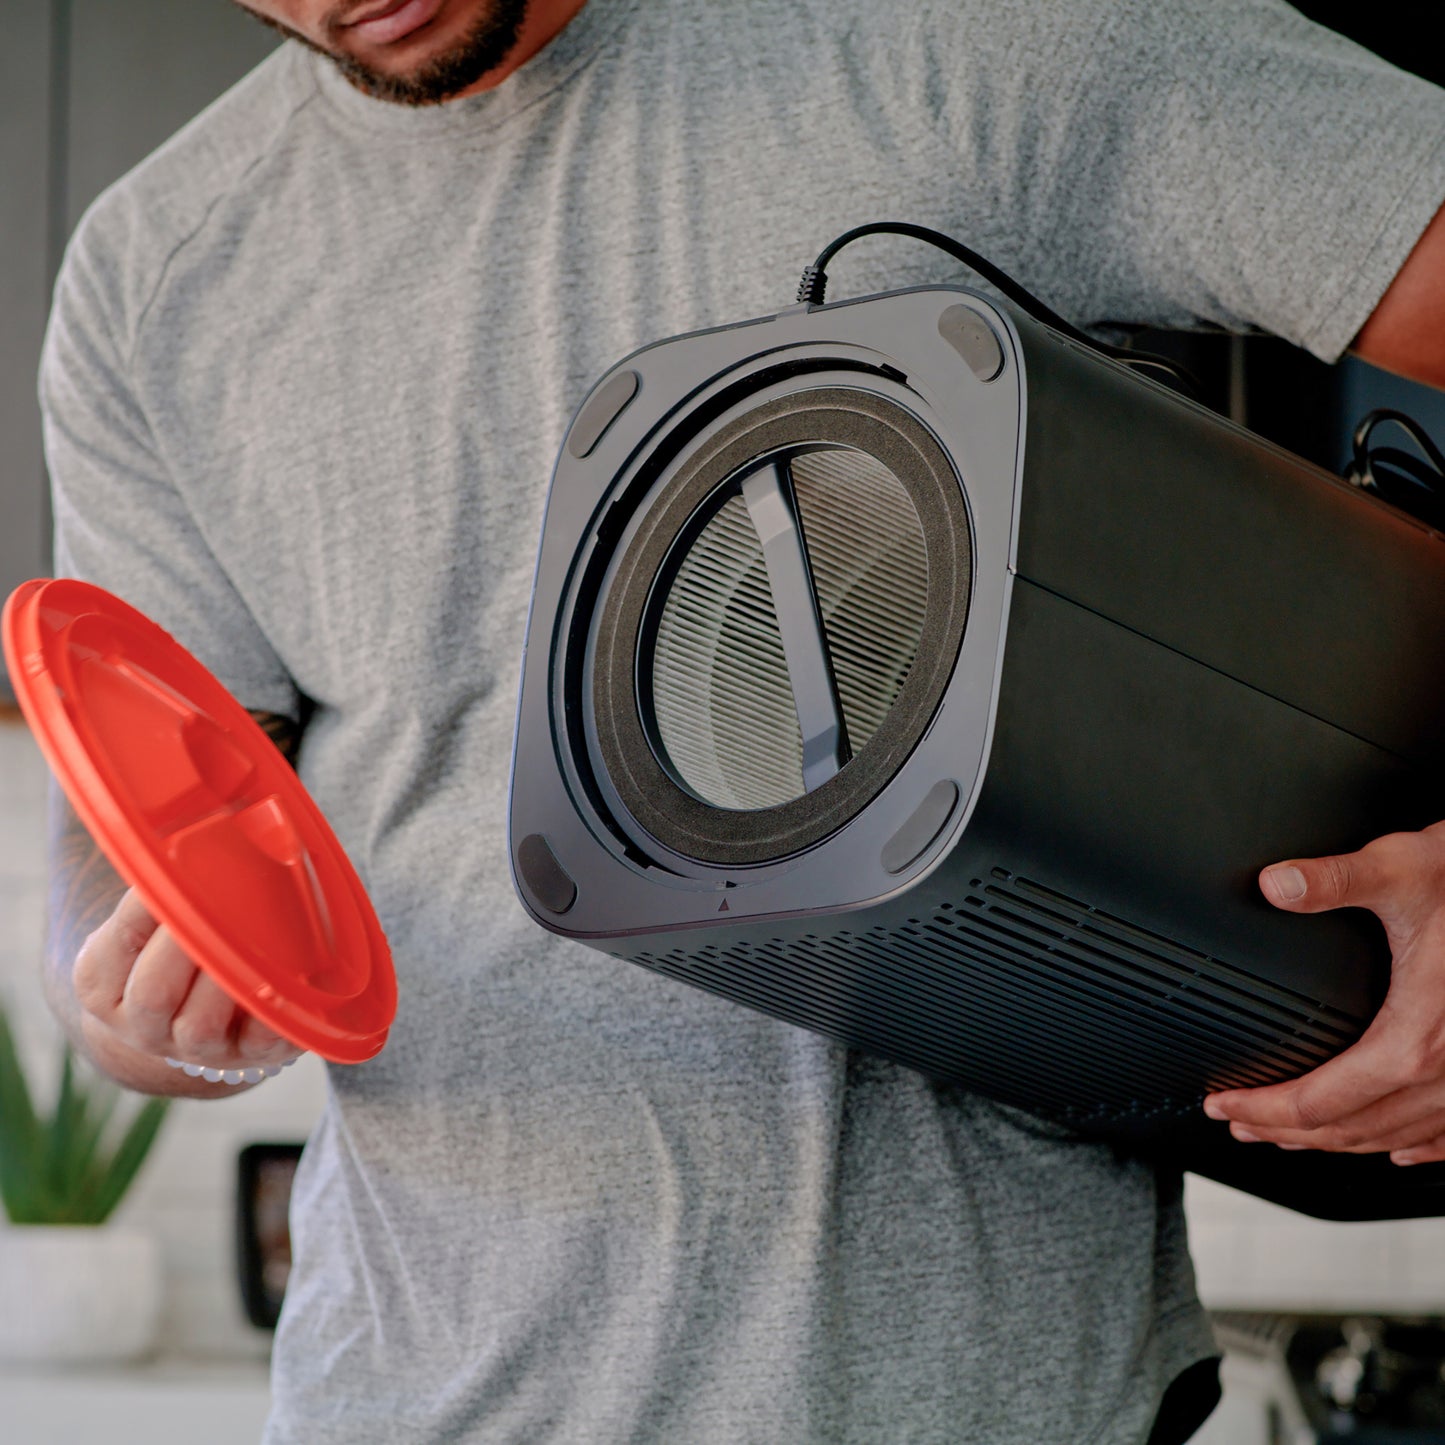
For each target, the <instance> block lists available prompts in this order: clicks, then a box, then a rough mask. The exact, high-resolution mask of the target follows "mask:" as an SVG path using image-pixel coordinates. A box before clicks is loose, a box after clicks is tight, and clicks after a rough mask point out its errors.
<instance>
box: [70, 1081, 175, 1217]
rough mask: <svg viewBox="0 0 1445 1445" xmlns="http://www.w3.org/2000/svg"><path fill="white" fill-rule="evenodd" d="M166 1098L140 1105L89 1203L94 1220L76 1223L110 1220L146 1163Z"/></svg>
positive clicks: (162, 1119)
mask: <svg viewBox="0 0 1445 1445" xmlns="http://www.w3.org/2000/svg"><path fill="white" fill-rule="evenodd" d="M170 1104H171V1101H170V1100H169V1099H147V1100H146V1101H145V1103H144V1104H142V1105H141V1107H140V1110H139V1112H138V1113H137V1114H136V1116H135V1118H134V1119H132V1120H131V1123H130V1128H129V1129H127V1130H126V1132H125V1135H124V1137H123V1138H122V1139H121V1141H120V1143H119V1144H118V1145H117V1146H116V1150H115V1153H114V1154H112V1155H111V1156H110V1158H109V1160H107V1161H106V1165H105V1167H104V1175H103V1178H102V1180H101V1185H100V1189H99V1190H98V1192H97V1194H96V1196H95V1198H94V1200H93V1201H92V1213H93V1216H94V1217H93V1218H90V1219H87V1220H84V1221H77V1222H79V1223H86V1224H103V1223H104V1222H105V1221H106V1220H107V1219H109V1218H110V1215H111V1212H112V1211H113V1210H114V1209H115V1207H116V1205H118V1204H119V1203H120V1201H121V1200H122V1199H123V1198H124V1197H125V1192H126V1190H127V1189H129V1188H130V1186H131V1181H132V1180H133V1179H134V1178H135V1176H136V1172H137V1171H138V1170H139V1169H140V1167H141V1165H142V1164H143V1163H145V1157H146V1155H147V1154H148V1153H149V1152H150V1147H151V1145H152V1144H153V1143H155V1137H156V1134H157V1133H158V1132H159V1130H160V1127H161V1124H162V1123H163V1122H164V1120H165V1117H166V1110H167V1109H168V1108H170Z"/></svg>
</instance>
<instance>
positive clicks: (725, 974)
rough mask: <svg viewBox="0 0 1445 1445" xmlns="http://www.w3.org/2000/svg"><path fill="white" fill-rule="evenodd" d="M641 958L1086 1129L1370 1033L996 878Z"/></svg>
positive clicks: (1239, 1082) (1056, 897)
mask: <svg viewBox="0 0 1445 1445" xmlns="http://www.w3.org/2000/svg"><path fill="white" fill-rule="evenodd" d="M632 956H633V957H634V959H635V960H636V961H637V962H639V963H642V964H645V965H647V966H648V967H651V968H654V969H657V970H659V971H660V972H663V973H667V974H671V975H673V976H674V977H678V978H682V979H686V980H687V981H688V982H690V983H694V984H698V985H701V986H702V987H705V988H709V989H712V990H713V991H715V992H717V993H721V994H724V995H726V996H728V997H730V998H733V999H736V1000H738V1001H739V1002H742V1003H746V1004H750V1005H752V1006H753V1007H755V1008H758V1009H761V1010H762V1011H764V1012H766V1013H769V1014H773V1015H774V1016H776V1017H779V1018H783V1019H786V1020H788V1021H789V1022H792V1023H796V1024H800V1025H802V1026H804V1027H808V1028H813V1029H816V1030H818V1031H820V1032H822V1033H825V1034H829V1035H831V1036H832V1037H834V1038H836V1039H838V1040H840V1041H842V1042H844V1043H848V1044H851V1045H854V1046H856V1047H859V1048H863V1049H867V1050H869V1051H871V1052H875V1053H878V1054H882V1055H883V1056H885V1057H888V1058H892V1059H895V1060H896V1061H898V1062H900V1063H903V1064H906V1065H908V1066H910V1067H912V1068H916V1069H920V1070H922V1071H923V1072H924V1073H927V1074H930V1075H933V1076H934V1077H937V1078H940V1079H950V1080H956V1081H958V1082H960V1083H963V1084H966V1085H967V1086H969V1087H971V1088H975V1089H977V1090H979V1091H980V1092H982V1093H985V1094H989V1095H991V1096H992V1097H994V1098H997V1099H1001V1100H1003V1101H1004V1102H1008V1103H1014V1104H1019V1105H1021V1106H1023V1107H1025V1108H1030V1109H1035V1110H1038V1111H1040V1112H1042V1113H1046V1114H1051V1115H1053V1116H1055V1117H1057V1118H1060V1119H1063V1120H1065V1121H1068V1122H1072V1123H1076V1124H1081V1125H1093V1126H1099V1125H1107V1124H1108V1123H1110V1122H1114V1121H1117V1122H1120V1123H1123V1122H1128V1123H1130V1124H1138V1123H1140V1122H1144V1121H1147V1120H1149V1119H1152V1118H1161V1119H1162V1118H1164V1117H1175V1116H1177V1115H1180V1114H1184V1113H1192V1112H1193V1111H1195V1110H1196V1109H1197V1108H1198V1104H1199V1100H1200V1099H1201V1098H1202V1097H1203V1095H1204V1094H1205V1093H1206V1092H1208V1091H1209V1090H1211V1089H1218V1088H1240V1087H1249V1086H1251V1085H1257V1084H1265V1083H1271V1082H1274V1081H1276V1080H1278V1079H1282V1078H1288V1077H1292V1076H1294V1075H1296V1074H1300V1073H1303V1072H1304V1071H1306V1070H1308V1069H1311V1068H1314V1067H1315V1066H1316V1065H1318V1064H1320V1063H1323V1062H1324V1061H1325V1060H1326V1059H1327V1058H1329V1057H1331V1056H1332V1055H1333V1054H1335V1053H1337V1052H1339V1050H1340V1049H1342V1048H1344V1047H1346V1046H1347V1045H1348V1044H1349V1043H1351V1042H1352V1041H1353V1040H1354V1039H1355V1038H1356V1037H1357V1036H1358V1035H1359V1033H1360V1031H1361V1029H1362V1028H1363V1025H1364V1022H1365V1021H1364V1020H1362V1019H1355V1018H1351V1017H1350V1016H1349V1015H1347V1014H1344V1013H1342V1012H1340V1011H1339V1010H1336V1009H1332V1008H1328V1007H1324V1006H1322V1005H1320V1004H1319V1003H1317V1002H1315V1001H1314V1000H1311V999H1308V998H1306V997H1304V996H1303V995H1301V994H1298V993H1295V992H1293V991H1291V990H1288V989H1282V988H1278V987H1274V986H1271V985H1269V984H1266V983H1262V982H1259V981H1257V980H1255V979H1254V978H1253V977H1252V976H1251V975H1249V974H1247V973H1246V972H1245V971H1244V970H1242V969H1240V968H1238V967H1236V966H1234V965H1232V964H1229V963H1226V962H1224V961H1223V960H1221V959H1216V958H1211V957H1209V956H1207V955H1205V954H1201V953H1197V952H1195V951H1193V950H1191V949H1188V948H1185V947H1183V946H1181V945H1179V944H1177V943H1174V942H1172V941H1171V940H1169V939H1165V938H1161V937H1160V936H1159V935H1157V934H1154V933H1151V932H1149V931H1148V930H1146V929H1142V928H1139V927H1137V926H1136V925H1134V924H1131V923H1129V922H1128V921H1127V920H1124V919H1120V918H1116V917H1113V916H1112V915H1109V914H1106V913H1102V912H1100V911H1099V910H1096V909H1093V908H1091V907H1090V906H1089V905H1088V904H1085V903H1082V902H1079V901H1078V900H1077V899H1073V898H1069V897H1068V896H1067V895H1064V894H1060V893H1057V892H1055V891H1053V890H1051V889H1048V888H1045V887H1043V886H1041V885H1039V884H1036V883H1032V882H1029V881H1028V880H1025V879H1019V878H1015V877H1014V876H1013V875H1011V874H1009V873H1007V872H1004V871H1003V870H995V872H994V874H993V875H992V876H991V878H990V880H989V882H988V883H987V884H984V883H983V882H982V881H978V882H976V884H975V892H974V893H973V894H971V895H970V896H969V897H968V898H967V900H966V901H965V902H964V903H962V904H960V905H953V904H944V905H942V906H940V907H939V908H938V909H936V910H935V911H934V912H933V913H932V914H931V915H929V916H927V917H922V918H913V919H909V920H907V921H906V923H904V924H902V925H901V926H898V927H895V928H892V929H886V928H875V929H870V930H868V931H866V932H863V933H857V934H854V933H851V932H848V931H846V930H839V931H837V932H834V933H829V934H817V933H814V934H809V935H807V936H806V937H803V938H799V939H794V940H789V941H785V940H782V939H777V938H774V939H770V940H766V941H760V942H757V943H737V944H733V945H731V946H728V947H719V946H716V945H711V944H705V945H703V946H701V947H699V948H696V949H693V950H683V949H675V950H672V951H670V952H667V953H660V954H653V953H641V954H635V955H632Z"/></svg>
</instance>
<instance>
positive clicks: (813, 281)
mask: <svg viewBox="0 0 1445 1445" xmlns="http://www.w3.org/2000/svg"><path fill="white" fill-rule="evenodd" d="M876 235H890V236H909V237H911V238H912V239H914V240H916V241H925V242H927V243H928V244H929V245H930V246H936V247H937V248H938V249H939V250H940V251H943V252H946V253H947V254H948V255H950V256H952V257H953V259H954V260H955V261H962V262H963V264H964V265H965V266H967V267H968V268H969V269H970V270H972V271H975V272H977V274H978V275H980V276H982V277H983V279H984V280H985V281H987V282H989V283H990V284H991V285H992V286H994V287H996V288H997V289H998V290H999V291H1000V292H1001V293H1002V294H1003V295H1005V296H1007V297H1008V299H1009V300H1010V301H1012V302H1013V303H1014V304H1015V305H1016V306H1017V307H1018V308H1019V309H1020V310H1021V311H1023V312H1025V313H1026V314H1027V315H1029V316H1031V317H1033V319H1034V320H1035V321H1039V322H1042V323H1043V324H1044V325H1045V326H1048V327H1051V328H1052V329H1053V330H1055V331H1058V332H1061V333H1062V334H1063V335H1065V336H1067V337H1068V338H1069V339H1070V340H1072V341H1077V342H1079V343H1081V344H1082V345H1084V346H1087V347H1088V348H1089V349H1090V350H1091V351H1098V352H1102V353H1103V354H1104V355H1105V356H1108V357H1112V358H1113V359H1114V360H1115V361H1120V362H1122V363H1123V364H1124V365H1125V366H1127V367H1130V368H1131V369H1133V370H1135V371H1140V372H1145V373H1149V374H1153V375H1154V376H1155V377H1156V378H1157V379H1162V380H1164V381H1165V382H1166V384H1169V385H1172V386H1175V387H1182V388H1183V389H1184V390H1185V391H1187V392H1189V393H1190V394H1191V395H1192V396H1193V397H1194V398H1195V399H1196V400H1197V399H1198V398H1199V396H1200V387H1199V383H1198V382H1197V381H1196V380H1195V379H1194V378H1193V377H1192V376H1191V375H1190V374H1189V372H1188V371H1186V370H1185V369H1184V367H1182V366H1180V365H1179V364H1178V363H1177V362H1175V361H1171V360H1170V359H1169V358H1168V357H1167V356H1156V355H1154V354H1153V353H1152V352H1148V351H1131V350H1130V349H1129V348H1127V347H1124V346H1111V345H1110V344H1109V343H1108V342H1106V341H1100V340H1098V339H1097V338H1095V337H1093V336H1090V335H1088V333H1087V332H1084V331H1080V330H1079V328H1078V327H1077V326H1074V325H1073V324H1072V323H1071V322H1068V321H1065V320H1064V318H1063V317H1062V316H1060V315H1059V314H1058V312H1056V311H1054V310H1053V309H1052V308H1051V307H1048V306H1046V305H1044V303H1043V302H1042V301H1040V300H1039V298H1038V297H1037V296H1035V295H1034V294H1033V293H1032V292H1031V291H1026V290H1025V289H1024V288H1023V287H1022V286H1021V285H1020V284H1019V283H1018V282H1017V281H1015V280H1014V279H1013V277H1012V276H1010V275H1008V273H1007V272H1004V271H1001V270H999V268H998V267H997V266H995V265H994V264H993V262H992V261H990V260H988V259H987V258H985V257H983V256H980V255H979V254H978V252H977V251H975V250H973V249H972V248H971V247H968V246H965V245H964V244H963V242H961V241H955V240H954V239H953V237H952V236H947V235H945V234H944V233H943V232H942V231H935V230H933V229H931V228H930V227H928V226H915V225H914V224H913V223H912V222H911V221H870V222H869V223H868V224H867V225H866V226H855V227H854V228H853V229H852V230H851V231H845V232H844V233H843V234H842V235H841V236H839V237H837V238H836V239H835V240H833V241H830V242H829V243H828V245H826V246H824V247H823V249H822V250H821V251H820V252H819V253H818V258H817V260H815V261H814V262H813V264H812V265H811V266H809V267H807V268H806V269H805V270H804V271H803V278H802V280H801V281H800V282H799V284H798V300H799V301H800V302H807V303H809V304H810V305H813V306H821V305H823V301H824V296H825V294H826V292H827V289H828V276H827V266H828V263H829V262H830V261H831V260H832V259H833V257H834V256H836V255H837V254H838V252H839V251H841V250H842V249H843V247H844V246H847V245H849V244H850V243H852V242H853V241H857V240H859V239H860V238H861V237H863V236H876ZM1160 373H1162V376H1160Z"/></svg>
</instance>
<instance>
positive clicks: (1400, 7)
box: [1291, 0, 1445, 85]
mask: <svg viewBox="0 0 1445 1445" xmlns="http://www.w3.org/2000/svg"><path fill="white" fill-rule="evenodd" d="M1291 3H1292V4H1293V5H1294V8H1295V9H1296V10H1298V11H1299V12H1300V13H1301V14H1302V15H1307V16H1309V18H1310V19H1311V20H1313V21H1314V22H1315V23H1316V24H1318V25H1327V26H1329V28H1330V29H1331V30H1338V31H1339V33H1340V34H1341V35H1348V36H1349V38H1350V39H1351V40H1353V41H1355V42H1356V43H1357V44H1359V45H1363V46H1364V47H1365V49H1366V50H1373V51H1374V52H1375V54H1376V55H1378V56H1379V57H1380V58H1381V59H1382V60H1388V61H1389V62H1390V64H1391V65H1398V66H1399V67H1400V69H1401V70H1408V71H1410V72H1411V73H1412V74H1414V75H1420V76H1423V77H1424V78H1425V79H1426V80H1429V81H1433V82H1434V83H1435V84H1436V85H1445V51H1442V50H1441V48H1440V47H1439V46H1438V45H1437V44H1435V32H1436V27H1437V26H1438V24H1439V21H1440V7H1439V6H1438V5H1421V4H1410V3H1402V0H1374V3H1373V4H1370V5H1361V4H1360V3H1359V0H1291Z"/></svg>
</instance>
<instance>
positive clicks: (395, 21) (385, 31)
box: [345, 0, 446, 45]
mask: <svg viewBox="0 0 1445 1445" xmlns="http://www.w3.org/2000/svg"><path fill="white" fill-rule="evenodd" d="M445 3H446V0H391V3H390V4H384V5H377V6H373V7H372V9H371V10H370V11H368V12H366V13H364V14H363V15H362V16H361V17H360V19H357V20H349V21H347V23H346V26H345V28H346V29H347V30H349V31H350V32H351V33H352V34H353V35H355V36H357V37H358V38H359V39H361V40H364V41H366V42H367V44H369V45H391V44H394V43H395V42H396V41H398V40H403V39H405V38H406V37H407V36H408V35H410V34H411V33H412V31H414V30H420V29H421V27H422V26H423V25H426V24H428V23H429V22H430V21H432V20H434V19H435V18H436V14H437V12H438V11H439V10H440V9H441V8H442V6H443V5H444V4H445Z"/></svg>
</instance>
